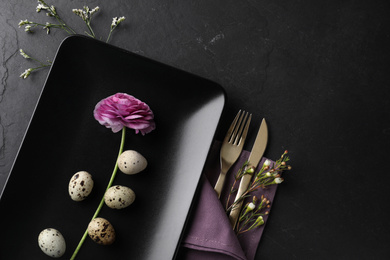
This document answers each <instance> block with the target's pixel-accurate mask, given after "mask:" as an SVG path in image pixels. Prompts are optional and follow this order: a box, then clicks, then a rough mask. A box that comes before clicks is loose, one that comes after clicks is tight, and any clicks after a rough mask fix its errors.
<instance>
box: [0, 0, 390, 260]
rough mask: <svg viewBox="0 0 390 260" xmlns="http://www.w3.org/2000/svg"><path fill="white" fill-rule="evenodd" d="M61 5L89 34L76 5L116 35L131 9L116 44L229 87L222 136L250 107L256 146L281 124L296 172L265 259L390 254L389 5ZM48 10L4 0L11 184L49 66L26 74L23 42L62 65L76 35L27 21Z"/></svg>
mask: <svg viewBox="0 0 390 260" xmlns="http://www.w3.org/2000/svg"><path fill="white" fill-rule="evenodd" d="M48 3H49V4H54V5H55V6H56V7H57V10H58V12H59V13H60V15H61V16H62V18H63V19H64V20H65V21H67V22H68V23H69V24H70V25H71V26H72V27H73V28H74V29H75V30H76V31H77V32H78V33H80V34H83V33H84V31H85V30H86V28H85V26H84V24H83V22H82V20H81V19H80V18H78V17H76V16H75V15H74V14H73V13H72V11H71V10H72V9H73V8H82V6H83V5H88V6H89V7H95V6H99V7H100V8H101V11H100V12H99V13H98V14H97V15H96V16H95V17H94V20H93V26H94V28H95V32H96V34H97V35H98V38H99V39H102V40H105V39H106V37H107V34H108V31H109V27H110V24H111V21H112V17H114V16H126V21H125V22H124V23H123V24H121V25H120V27H118V29H117V30H116V31H115V32H114V34H113V37H112V40H111V43H112V44H113V45H116V46H118V47H121V48H124V49H126V50H129V51H132V52H135V53H138V54H140V55H143V56H145V57H148V58H152V59H155V60H158V61H160V62H163V63H166V64H169V65H172V66H174V67H177V68H180V69H183V70H186V71H188V72H191V73H194V74H197V75H200V76H202V77H205V78H208V79H211V80H213V81H216V82H217V83H219V84H221V85H222V86H223V87H224V89H225V90H226V93H227V96H228V100H227V103H226V107H225V112H224V114H223V116H222V118H221V122H220V127H219V129H218V131H217V133H216V138H217V139H222V138H223V136H224V133H225V131H226V129H227V127H228V125H229V124H230V121H231V120H232V118H233V117H234V114H235V113H236V112H237V111H238V109H245V110H248V111H250V112H252V113H253V114H254V120H253V123H252V128H251V132H250V133H249V139H248V141H247V144H246V147H245V149H247V150H250V149H251V146H252V143H253V141H254V138H255V132H256V131H257V129H256V128H257V127H258V126H259V124H260V122H261V119H262V118H263V117H265V118H266V119H267V122H268V124H269V130H270V140H269V146H268V148H267V151H266V153H265V156H267V157H269V158H271V159H277V158H278V157H279V156H280V154H281V153H282V152H283V151H284V150H285V149H288V150H289V152H290V156H291V164H292V166H293V170H292V171H290V172H287V173H286V174H285V175H284V177H285V179H286V181H285V182H284V183H283V184H281V185H280V187H279V189H278V192H277V196H276V200H275V202H274V204H273V207H272V212H271V216H270V218H269V221H268V223H267V226H266V229H265V233H264V236H263V238H262V240H261V243H260V245H259V248H258V251H257V257H256V259H389V257H390V248H389V246H388V242H389V241H390V230H389V229H390V225H389V221H388V219H389V217H390V216H389V213H388V212H389V211H388V205H389V195H390V193H389V191H388V185H389V180H390V177H389V174H388V159H387V157H388V153H387V148H388V146H389V144H390V142H389V139H390V117H389V116H390V112H389V111H390V100H389V98H390V95H389V94H390V89H389V82H390V74H389V60H390V59H389V58H390V57H389V46H390V30H389V27H388V25H389V19H390V18H389V17H390V16H389V11H390V8H389V7H390V6H389V5H390V4H389V2H388V1H385V0H371V1H368V0H366V1H365V0H355V1H354V0H349V1H347V0H343V1H334V0H329V1H313V0H295V1H285V0H274V1H267V0H259V1H254V0H235V1H230V0H227V1H219V0H216V1H206V0H198V1H157V0H150V1H126V0H120V1H102V0H100V1H61V2H60V1H50V2H49V1H48ZM36 5H37V4H36V3H35V2H34V1H27V0H23V1H1V2H0V39H1V40H0V43H1V48H0V50H1V53H0V61H1V66H0V76H1V85H0V187H1V186H3V185H4V183H5V181H6V179H7V176H8V174H9V171H10V169H11V166H12V163H13V160H14V159H15V156H16V154H17V151H18V147H19V145H20V143H21V141H22V138H23V135H24V133H25V130H26V128H27V125H28V122H29V120H30V117H31V115H32V112H33V109H34V107H35V105H36V102H37V99H38V97H39V94H40V91H41V89H42V87H43V85H44V82H45V79H46V77H47V74H48V71H49V70H48V69H43V70H41V71H39V72H37V73H33V74H32V75H31V76H30V77H29V78H28V79H26V80H23V79H20V78H19V75H20V74H21V73H22V72H23V71H24V70H25V69H27V68H29V67H31V66H32V65H33V64H34V63H33V62H31V61H28V60H25V59H23V58H22V57H21V56H20V55H19V49H20V48H22V49H23V50H25V51H26V52H27V53H30V54H33V55H34V56H35V57H37V58H39V59H41V60H47V59H48V60H52V59H53V57H54V55H55V52H56V50H57V47H58V46H59V44H60V42H61V41H62V40H63V39H64V38H65V37H66V36H67V35H66V33H65V32H63V31H55V30H53V31H52V32H51V34H49V35H47V34H46V33H45V31H43V30H41V29H36V30H35V33H34V34H26V33H25V32H24V30H23V28H18V23H19V21H20V20H24V19H29V20H33V21H37V22H42V23H45V22H46V21H49V20H48V18H46V17H45V15H44V14H43V13H36V11H35V8H36ZM96 55H99V53H96ZM185 91H186V86H183V92H185ZM48 120H49V119H48ZM42 131H50V129H46V128H45V126H42ZM30 174H36V173H33V172H31V173H30Z"/></svg>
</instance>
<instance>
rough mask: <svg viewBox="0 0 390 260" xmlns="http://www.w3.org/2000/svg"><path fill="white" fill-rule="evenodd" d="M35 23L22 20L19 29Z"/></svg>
mask: <svg viewBox="0 0 390 260" xmlns="http://www.w3.org/2000/svg"><path fill="white" fill-rule="evenodd" d="M32 23H33V22H30V21H29V20H27V19H26V20H20V22H19V24H18V25H19V28H20V27H22V26H23V25H26V24H32Z"/></svg>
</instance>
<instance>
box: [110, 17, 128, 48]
mask: <svg viewBox="0 0 390 260" xmlns="http://www.w3.org/2000/svg"><path fill="white" fill-rule="evenodd" d="M125 19H126V18H125V17H124V16H121V17H119V18H118V17H114V18H112V23H111V29H110V33H109V34H108V37H107V40H106V42H108V41H109V40H110V37H111V34H112V32H113V31H114V30H115V28H116V27H117V26H118V25H119V24H120V23H121V22H123V21H124V20H125Z"/></svg>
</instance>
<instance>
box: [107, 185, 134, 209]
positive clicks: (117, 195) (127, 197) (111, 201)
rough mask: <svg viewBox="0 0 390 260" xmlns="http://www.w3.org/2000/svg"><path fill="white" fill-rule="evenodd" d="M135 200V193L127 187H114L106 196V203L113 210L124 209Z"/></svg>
mask: <svg viewBox="0 0 390 260" xmlns="http://www.w3.org/2000/svg"><path fill="white" fill-rule="evenodd" d="M134 200H135V193H134V191H133V190H132V189H130V188H129V187H126V186H121V185H116V186H112V187H111V188H109V189H108V190H107V191H106V194H104V202H105V203H106V205H107V206H108V207H110V208H112V209H123V208H126V207H128V206H130V205H131V204H132V203H133V202H134Z"/></svg>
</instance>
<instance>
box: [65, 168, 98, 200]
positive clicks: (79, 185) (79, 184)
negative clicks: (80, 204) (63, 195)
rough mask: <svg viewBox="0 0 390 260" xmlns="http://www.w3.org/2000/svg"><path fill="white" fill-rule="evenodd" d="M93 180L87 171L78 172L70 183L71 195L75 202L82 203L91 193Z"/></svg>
mask: <svg viewBox="0 0 390 260" xmlns="http://www.w3.org/2000/svg"><path fill="white" fill-rule="evenodd" d="M92 188H93V180H92V176H91V174H89V173H88V172H86V171H79V172H76V173H75V174H74V175H73V176H72V178H71V179H70V181H69V189H68V190H69V195H70V197H71V198H72V200H74V201H82V200H84V199H85V198H86V197H88V195H89V194H90V193H91V191H92Z"/></svg>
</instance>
